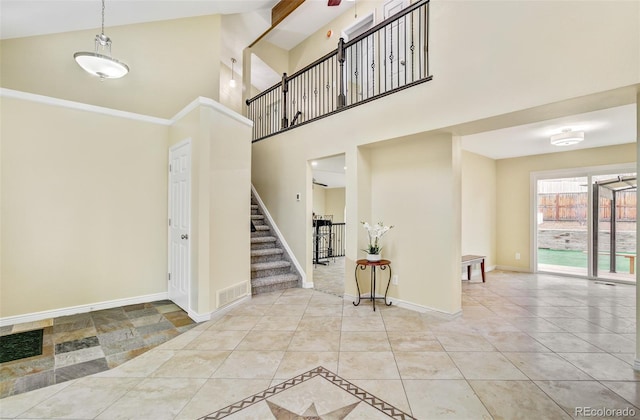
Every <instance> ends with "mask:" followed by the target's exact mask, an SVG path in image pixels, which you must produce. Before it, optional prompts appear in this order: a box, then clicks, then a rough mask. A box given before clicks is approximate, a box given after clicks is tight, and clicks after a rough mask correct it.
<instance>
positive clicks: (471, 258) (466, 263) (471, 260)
mask: <svg viewBox="0 0 640 420" xmlns="http://www.w3.org/2000/svg"><path fill="white" fill-rule="evenodd" d="M484 259H485V256H484V255H463V256H462V266H463V267H467V280H471V266H472V265H473V264H477V263H480V271H481V272H482V282H483V283H484V282H485V278H484Z"/></svg>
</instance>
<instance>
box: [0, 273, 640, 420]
mask: <svg viewBox="0 0 640 420" xmlns="http://www.w3.org/2000/svg"><path fill="white" fill-rule="evenodd" d="M463 309H464V312H463V315H462V316H459V317H456V318H449V317H446V316H442V315H437V314H434V313H428V314H421V313H417V312H412V311H409V310H405V309H402V308H398V307H397V306H391V307H383V306H380V307H379V310H378V311H376V312H373V311H372V310H371V307H370V304H368V303H366V302H363V304H361V305H360V306H359V307H354V306H353V305H352V303H351V301H349V300H343V299H341V298H339V297H337V296H333V295H330V294H326V293H322V292H319V291H314V290H305V289H289V290H286V291H284V292H275V293H270V294H266V295H260V296H256V297H254V298H253V299H251V300H250V301H248V302H244V303H242V304H239V305H237V306H236V307H235V308H233V309H232V310H231V311H230V312H228V313H227V314H225V315H224V316H222V317H220V318H218V319H215V320H212V321H209V322H206V323H202V324H199V325H197V326H196V327H194V328H192V329H191V330H189V331H187V332H184V333H183V334H181V335H180V336H178V337H176V338H174V339H172V340H170V341H168V342H166V343H164V344H162V345H160V346H158V347H156V348H154V349H152V350H149V351H148V352H146V353H144V354H143V355H141V356H138V357H136V358H135V359H133V360H130V361H128V362H127V363H124V364H122V365H120V366H118V367H116V368H114V369H110V370H108V371H104V372H101V373H97V374H93V375H90V376H87V377H84V378H80V379H74V380H69V381H66V382H63V383H60V384H55V385H52V386H49V387H46V388H42V389H38V390H35V391H31V392H27V393H23V394H20V395H16V396H12V397H7V398H4V399H2V400H0V417H2V418H29V419H41V418H47V419H51V418H74V419H93V418H97V419H116V418H118V419H125V418H134V419H196V418H199V417H201V416H205V415H207V414H209V413H212V412H214V411H216V410H219V409H221V408H223V407H225V406H227V405H229V404H231V403H234V402H236V401H239V400H242V399H244V398H246V397H248V396H250V395H253V394H256V393H259V392H262V391H264V390H265V389H267V388H269V387H271V386H273V385H275V384H278V383H280V382H282V381H285V380H287V379H290V378H292V377H294V376H296V375H300V374H301V373H303V372H306V371H308V370H310V369H313V368H315V367H317V366H323V367H324V368H326V369H328V370H329V371H331V372H334V373H336V374H337V375H339V376H340V377H341V378H344V379H345V380H347V381H350V382H351V383H353V384H355V385H356V386H357V387H359V388H362V389H364V390H366V391H367V392H369V393H371V394H373V395H375V396H377V397H379V398H381V399H382V400H384V401H386V402H387V403H389V404H392V405H394V406H395V407H397V408H399V409H401V410H403V411H405V412H407V413H411V414H412V415H413V416H414V417H416V418H419V419H434V418H457V419H474V418H485V419H488V418H496V419H499V418H507V419H512V418H525V419H534V418H535V419H541V418H552V419H563V418H567V419H568V418H572V417H580V413H579V412H576V409H578V410H580V408H581V407H591V408H593V409H608V410H621V411H620V412H622V410H625V409H626V410H627V411H626V412H627V413H633V414H632V415H631V416H630V417H634V418H640V386H639V385H638V384H639V383H640V382H639V381H640V374H638V373H636V372H635V371H634V370H633V369H632V364H633V361H634V357H635V355H634V353H635V324H636V322H635V287H634V286H628V285H618V286H605V285H599V284H595V283H594V282H589V281H586V280H581V279H573V278H567V277H556V276H551V275H533V274H524V273H506V272H497V271H494V272H491V273H488V274H487V283H485V284H483V283H480V282H470V283H469V282H463ZM308 392H309V391H307V394H301V395H306V397H300V398H303V399H305V398H306V399H308V398H309V395H312V396H313V397H314V399H315V402H316V407H318V412H326V411H322V409H321V408H320V406H321V405H322V401H319V399H322V397H321V396H320V394H318V395H314V394H313V392H311V394H309V393H308ZM614 414H615V412H614ZM234 418H243V412H239V413H237V415H236V417H234ZM261 418H268V417H261Z"/></svg>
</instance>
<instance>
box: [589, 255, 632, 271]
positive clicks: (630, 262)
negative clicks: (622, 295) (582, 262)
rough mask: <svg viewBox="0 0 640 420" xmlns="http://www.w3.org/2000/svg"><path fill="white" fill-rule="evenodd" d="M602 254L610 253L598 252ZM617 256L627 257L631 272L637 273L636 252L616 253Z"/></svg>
mask: <svg viewBox="0 0 640 420" xmlns="http://www.w3.org/2000/svg"><path fill="white" fill-rule="evenodd" d="M598 254H600V255H610V254H609V253H608V252H604V251H601V252H598ZM616 257H625V258H628V259H629V274H635V273H636V256H635V255H634V254H618V253H616Z"/></svg>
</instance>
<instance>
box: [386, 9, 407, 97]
mask: <svg viewBox="0 0 640 420" xmlns="http://www.w3.org/2000/svg"><path fill="white" fill-rule="evenodd" d="M406 7H409V0H388V1H386V2H385V3H384V4H383V5H382V11H383V14H384V19H387V18H389V17H391V16H393V15H395V14H396V13H399V12H400V11H402V9H404V8H406ZM406 44H407V34H406V25H405V23H404V20H400V21H399V22H394V23H393V24H391V25H389V26H387V29H386V31H385V48H384V54H385V58H384V63H385V75H386V81H387V85H386V87H385V90H391V89H395V88H397V87H400V86H404V85H405V84H406V73H405V67H406V64H407V63H406Z"/></svg>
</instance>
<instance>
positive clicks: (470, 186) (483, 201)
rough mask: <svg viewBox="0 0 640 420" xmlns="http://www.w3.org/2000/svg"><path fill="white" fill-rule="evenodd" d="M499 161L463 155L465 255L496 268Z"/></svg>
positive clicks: (463, 243)
mask: <svg viewBox="0 0 640 420" xmlns="http://www.w3.org/2000/svg"><path fill="white" fill-rule="evenodd" d="M496 197H497V191H496V161H495V160H493V159H490V158H487V157H485V156H480V155H477V154H475V153H471V152H466V151H465V152H463V153H462V255H468V254H471V255H484V256H486V257H487V258H486V260H485V264H486V266H487V268H489V267H492V266H494V265H495V264H496V228H497V223H496Z"/></svg>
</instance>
